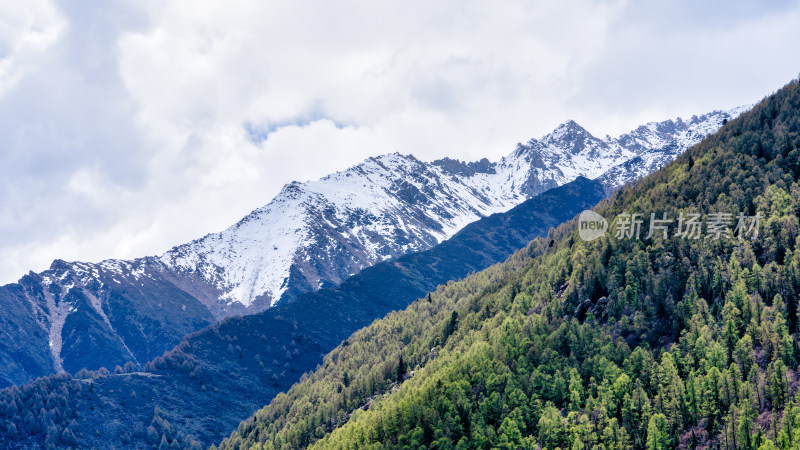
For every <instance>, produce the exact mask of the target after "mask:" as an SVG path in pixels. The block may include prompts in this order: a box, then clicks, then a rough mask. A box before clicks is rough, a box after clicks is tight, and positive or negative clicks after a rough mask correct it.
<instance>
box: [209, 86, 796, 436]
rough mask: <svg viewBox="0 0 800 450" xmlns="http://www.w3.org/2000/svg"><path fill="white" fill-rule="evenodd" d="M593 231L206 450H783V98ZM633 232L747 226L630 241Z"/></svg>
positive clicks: (421, 317)
mask: <svg viewBox="0 0 800 450" xmlns="http://www.w3.org/2000/svg"><path fill="white" fill-rule="evenodd" d="M596 211H597V212H598V213H599V214H601V215H602V216H603V217H605V218H608V219H613V218H617V219H616V220H615V221H614V222H612V225H611V232H609V233H607V234H606V235H604V236H602V237H600V238H598V239H596V240H593V241H590V242H587V241H583V240H581V239H580V238H579V236H578V231H577V229H576V227H575V223H576V222H575V221H572V222H569V223H566V224H564V225H562V226H560V227H558V228H557V229H556V230H554V231H552V232H551V233H550V234H549V235H548V236H547V237H546V238H538V239H536V240H534V241H533V242H532V243H530V245H528V246H527V248H525V249H524V250H522V251H520V252H517V253H516V254H514V255H513V256H512V257H511V258H510V259H509V260H508V261H506V262H505V263H503V264H500V265H496V266H493V267H491V268H489V269H487V270H484V271H482V272H480V273H476V274H473V275H471V276H469V277H467V278H466V279H464V280H463V281H460V282H457V283H450V284H448V285H446V286H441V287H439V288H438V289H437V290H436V291H435V292H433V293H432V294H431V295H430V296H427V297H426V298H424V299H421V300H418V301H416V302H415V303H413V304H412V305H410V306H409V307H408V308H407V309H405V310H403V311H399V312H394V313H392V314H389V315H388V316H387V317H386V318H384V319H382V320H379V321H376V322H375V323H373V324H372V325H370V326H369V327H367V328H364V329H362V330H359V331H358V332H356V333H355V334H354V335H353V336H351V337H349V338H348V339H347V340H345V341H344V342H343V343H342V344H341V345H339V346H338V347H337V348H336V349H335V350H333V351H332V352H331V353H330V354H328V355H327V356H326V357H325V359H324V361H323V363H322V365H321V366H320V367H319V368H318V369H317V370H316V371H315V372H313V373H311V374H310V375H306V376H304V377H303V378H302V379H301V381H300V382H299V383H297V384H296V385H294V386H293V387H292V388H291V389H289V390H288V392H286V393H284V394H279V395H278V396H277V397H275V399H274V400H272V402H271V403H270V404H269V405H268V406H266V407H265V408H263V409H261V410H260V411H258V412H257V413H256V414H255V415H254V416H253V417H252V418H251V419H249V420H247V421H245V422H244V423H242V424H241V425H240V427H239V428H238V430H237V431H236V432H235V433H233V435H232V436H231V437H230V438H229V439H227V440H225V441H224V442H222V443H221V445H220V448H225V449H243V448H259V449H260V448H265V449H273V448H282V449H283V448H285V449H294V448H308V447H313V448H375V449H379V448H437V449H451V448H486V449H489V448H514V449H515V448H547V449H556V448H561V449H564V448H572V449H583V448H605V449H627V448H636V449H645V448H646V449H667V448H726V449H765V450H766V449H775V448H782V449H789V448H800V392H798V386H800V374H798V364H799V363H800V349H799V348H798V311H797V309H798V298H800V241H799V240H798V239H800V236H799V234H800V223H799V220H798V218H799V217H800V82H799V81H794V82H792V83H790V84H789V85H787V86H785V87H784V88H782V89H781V90H779V91H778V92H777V93H775V94H773V95H772V96H770V97H768V98H766V99H764V100H763V101H762V102H761V103H759V104H758V105H757V106H756V107H755V108H754V109H753V110H752V111H750V112H749V113H745V114H743V115H742V116H741V117H739V118H738V119H735V120H731V121H729V122H728V123H727V124H726V126H724V127H723V128H722V129H721V130H720V131H719V132H718V133H716V134H714V135H712V136H710V137H708V138H706V139H705V140H703V141H702V142H701V143H700V144H699V145H697V146H695V147H694V148H692V149H691V150H690V151H688V152H687V153H685V154H684V155H682V156H681V157H679V158H678V159H677V160H676V161H675V162H674V163H673V164H671V165H669V166H667V167H666V168H664V169H662V170H660V171H658V172H656V173H655V174H653V175H651V176H649V177H647V178H645V179H644V180H641V181H639V182H636V183H634V184H632V185H629V186H627V187H625V188H623V189H622V190H621V191H619V192H617V193H616V194H615V195H614V196H613V197H612V198H611V199H610V200H609V201H606V202H603V203H601V204H600V205H599V206H598V207H597V208H596ZM650 212H654V213H656V215H657V217H662V216H661V214H662V213H663V214H666V216H667V217H671V218H673V219H677V218H678V217H680V214H684V216H685V217H687V216H688V215H689V214H700V215H701V217H702V219H703V220H704V222H708V221H709V220H710V218H711V217H714V216H713V215H714V214H716V213H731V214H732V215H733V217H736V215H737V213H739V212H741V213H743V214H745V215H747V216H755V215H760V216H761V218H762V219H761V220H760V222H759V228H758V234H757V236H756V235H754V234H750V235H749V236H742V237H741V238H739V237H737V236H736V235H735V234H733V233H731V234H732V235H731V236H723V237H722V238H720V239H715V238H713V236H707V235H706V232H707V229H706V228H704V229H703V230H702V231H703V236H702V237H700V238H699V239H692V238H688V237H685V236H680V235H678V234H677V233H676V231H677V226H678V223H677V221H675V222H673V223H671V224H669V225H668V232H669V233H668V235H667V236H666V237H664V236H662V235H661V233H655V234H654V235H653V236H650V237H645V235H646V234H647V233H646V231H647V229H648V227H649V225H650V223H649V222H650V220H649V219H650V217H649V213H650ZM629 213H643V214H644V219H645V220H644V223H643V229H644V231H645V232H643V233H642V234H641V237H640V238H639V239H618V238H616V237H615V236H614V234H613V230H614V228H615V226H616V225H618V224H620V223H621V219H619V217H620V215H621V214H629ZM734 225H736V222H735V221H734V223H733V224H732V225H731V227H730V228H731V230H732V229H733V227H734ZM751 231H753V230H751Z"/></svg>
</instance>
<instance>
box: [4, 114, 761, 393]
mask: <svg viewBox="0 0 800 450" xmlns="http://www.w3.org/2000/svg"><path fill="white" fill-rule="evenodd" d="M745 109H746V108H737V109H734V110H731V111H714V112H711V113H708V114H705V115H702V116H699V117H696V116H695V117H692V118H691V119H690V120H687V121H684V120H681V119H676V120H668V121H664V122H659V123H650V124H647V125H643V126H640V127H639V128H637V129H635V130H633V131H631V132H629V133H626V134H623V135H621V136H619V137H617V138H611V137H605V138H603V139H600V138H597V137H595V136H593V135H592V134H590V133H589V132H588V131H586V130H585V129H583V128H582V127H581V126H579V125H578V124H577V123H575V122H573V121H567V122H565V123H563V124H561V125H559V126H558V127H557V128H556V129H555V130H554V131H553V132H551V133H549V134H547V135H545V136H544V137H542V138H541V139H531V140H530V141H528V142H526V143H524V144H518V145H517V147H516V149H515V150H514V151H513V152H511V153H510V154H509V155H507V156H506V157H504V158H502V159H501V160H500V161H496V162H490V161H488V160H486V159H483V160H481V161H478V162H472V163H465V162H461V161H458V160H454V159H448V158H445V159H442V160H438V161H433V162H423V161H420V160H418V159H416V158H415V157H413V156H411V155H400V154H397V153H394V154H388V155H384V156H379V157H373V158H368V159H367V160H365V161H364V162H362V163H361V164H358V165H356V166H354V167H352V168H350V169H347V170H344V171H341V172H337V173H334V174H331V175H329V176H326V177H324V178H322V179H320V180H316V181H309V182H305V183H298V182H294V183H291V184H288V185H286V186H285V187H284V188H283V189H282V190H281V192H280V193H279V194H278V195H277V196H276V197H275V198H274V199H273V200H272V201H271V202H269V203H268V204H267V205H265V206H263V207H261V208H259V209H256V210H255V211H253V212H252V213H251V214H249V215H248V216H247V217H245V218H243V219H242V220H240V221H239V222H238V223H236V224H235V225H233V226H231V227H230V228H228V229H226V230H224V231H221V232H218V233H212V234H209V235H207V236H205V237H203V238H201V239H197V240H195V241H192V242H189V243H187V244H184V245H180V246H177V247H175V248H173V249H171V250H169V251H168V252H166V253H165V254H163V255H161V256H151V257H144V258H139V259H135V260H131V261H121V260H108V261H103V262H101V263H81V262H73V263H67V262H64V261H56V262H54V263H53V265H52V267H51V268H50V269H49V270H47V271H45V272H42V273H40V274H35V273H31V274H29V275H26V276H25V277H23V278H22V279H21V280H20V281H19V282H18V283H15V284H11V285H7V286H3V287H0V304H2V305H3V306H4V307H3V308H0V338H2V339H0V367H3V368H4V369H3V370H0V387H2V386H3V385H4V384H13V383H17V382H21V381H24V380H25V379H30V378H32V377H35V376H39V375H44V374H47V373H50V372H53V371H55V372H57V371H60V370H62V369H63V370H67V371H75V370H78V369H80V368H97V367H99V366H100V365H105V366H109V365H114V364H117V363H120V364H124V363H125V362H127V361H134V362H137V361H138V362H142V361H147V360H148V359H150V358H152V357H153V356H155V355H158V354H160V353H161V352H163V351H165V350H167V349H168V348H171V347H172V346H173V345H175V344H176V343H177V342H178V341H179V340H180V338H181V337H182V336H183V335H185V334H186V333H189V332H192V331H194V330H197V329H199V328H201V327H203V326H205V325H207V324H209V323H211V322H213V321H214V320H219V319H220V318H223V317H227V316H231V315H236V314H246V313H255V312H259V311H262V310H264V309H267V308H269V307H270V306H272V305H275V304H276V303H277V302H279V301H281V300H282V299H283V300H289V299H291V298H292V297H293V296H295V295H297V294H299V293H302V292H308V291H314V290H317V289H319V288H320V287H323V286H326V285H335V284H338V283H340V282H341V281H343V280H344V279H345V278H347V277H348V276H350V275H352V274H354V273H356V272H359V271H360V270H361V269H363V268H365V267H368V266H371V265H374V264H375V263H377V262H380V261H385V260H387V259H391V258H394V257H397V256H400V255H403V254H407V253H411V252H418V251H423V250H427V249H429V248H431V247H433V246H434V245H436V244H438V243H440V242H442V241H443V240H446V239H448V238H449V237H451V236H453V235H454V234H455V233H456V232H458V231H459V230H461V229H462V228H463V227H464V226H465V225H467V224H469V223H471V222H474V221H476V220H478V219H480V218H481V217H484V216H487V215H490V214H493V213H497V212H504V211H507V210H509V209H511V208H512V207H514V206H516V205H518V204H520V203H522V202H523V201H525V200H527V199H529V198H531V197H533V196H535V195H537V194H539V193H542V192H544V191H546V190H548V189H550V188H553V187H556V186H560V185H563V184H565V183H568V182H570V181H572V180H574V179H575V178H576V177H578V176H585V177H587V178H592V179H594V178H599V179H600V180H601V181H603V182H604V184H605V185H606V186H607V188H608V189H613V188H615V187H618V186H620V185H621V184H623V183H625V182H627V181H630V180H632V179H635V178H637V177H640V176H643V175H645V174H647V173H650V172H651V171H653V170H655V169H657V168H658V167H660V166H662V165H663V164H665V163H667V162H669V161H671V160H672V159H674V158H675V157H676V156H677V155H679V154H680V153H682V152H683V151H684V150H686V149H687V148H689V147H690V146H692V145H694V144H695V143H697V142H699V141H700V140H701V139H702V138H703V137H705V136H706V135H708V134H709V133H712V132H714V131H716V130H717V129H718V128H719V127H720V126H721V125H722V124H723V122H724V121H726V120H730V119H732V118H734V117H736V116H737V115H738V114H740V113H741V112H743V111H744V110H745ZM13 342H24V343H25V346H30V347H31V348H30V351H23V350H21V349H20V348H18V347H19V345H17V344H15V345H13V346H12V345H11V344H8V343H13ZM4 343H5V344H4ZM6 344H8V345H6ZM37 349H43V351H40V350H37ZM15 354H16V355H20V354H25V355H26V356H25V357H14V356H12V355H15Z"/></svg>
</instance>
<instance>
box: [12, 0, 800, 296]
mask: <svg viewBox="0 0 800 450" xmlns="http://www.w3.org/2000/svg"><path fill="white" fill-rule="evenodd" d="M799 24H800V4H798V2H796V1H795V2H755V1H753V2H737V1H729V0H728V1H702V2H701V1H697V0H683V1H681V0H679V1H675V0H670V1H657V0H651V1H642V2H638V3H637V2H632V1H631V2H626V1H609V2H600V1H546V2H536V1H504V2H498V1H464V0H453V1H430V0H424V1H416V0H414V1H409V0H404V1H397V2H385V1H376V0H369V1H361V2H358V1H330V0H324V1H299V0H294V1H286V2H279V1H263V0H226V1H204V0H193V1H180V2H179V1H172V0H154V1H142V0H131V1H103V2H96V1H89V0H86V1H61V2H51V1H48V0H25V1H4V2H0V170H2V177H0V283H5V282H11V281H15V280H17V279H18V278H19V277H20V276H21V275H23V274H25V273H27V272H28V271H29V270H35V271H40V270H43V269H45V268H47V267H48V266H49V264H50V262H51V261H52V260H53V259H55V258H61V259H66V260H86V261H99V260H102V259H106V258H131V257H136V256H144V255H148V254H160V253H162V252H163V251H165V250H167V249H168V248H170V247H171V246H173V245H176V244H180V243H183V242H185V241H188V240H191V239H194V238H197V237H200V236H202V235H204V234H206V233H208V232H212V231H219V230H221V229H224V228H226V227H227V226H229V225H231V224H232V223H234V222H236V221H237V220H238V219H239V218H241V217H242V216H244V215H246V214H247V213H248V212H249V211H250V210H252V209H254V208H257V207H259V206H261V205H263V204H266V203H267V202H268V201H269V200H270V199H271V198H272V197H273V196H274V195H275V194H276V193H277V192H278V190H279V189H280V188H281V186H282V185H284V184H285V183H288V182H290V181H292V180H300V181H303V180H308V179H316V178H319V177H321V176H323V175H325V174H327V173H329V172H332V171H335V170H341V169H344V168H346V167H348V166H351V165H353V164H355V163H358V162H359V161H361V160H363V159H364V158H365V157H367V156H370V155H377V154H383V153H389V152H395V151H398V152H401V153H412V154H414V155H416V156H417V157H418V158H420V159H423V160H433V159H436V158H439V157H443V156H451V157H456V158H460V159H465V160H475V159H479V158H481V157H488V158H490V159H492V160H496V159H499V158H500V157H502V156H503V155H505V154H507V153H509V152H511V151H512V150H513V148H514V146H515V144H516V142H519V141H526V140H528V139H529V138H531V137H540V136H541V135H543V134H545V133H547V132H548V131H550V130H552V129H553V128H554V127H555V126H556V125H558V124H559V123H561V122H563V121H564V120H567V119H574V120H576V121H577V122H578V123H580V124H582V125H583V126H584V127H585V128H587V129H588V130H589V131H590V132H592V133H593V134H595V135H598V136H603V135H605V134H611V135H616V134H619V133H621V132H624V131H627V130H628V129H631V128H633V127H635V126H636V125H638V124H640V123H644V122H647V121H652V120H663V119H667V118H673V117H676V116H683V117H690V116H691V115H692V114H695V113H696V114H700V113H703V112H707V111H710V110H714V109H725V108H730V107H734V106H738V105H741V104H748V103H753V102H755V101H757V100H759V99H761V98H762V97H764V96H765V95H767V94H769V93H771V92H773V91H775V90H776V89H778V88H779V87H781V86H782V85H783V84H785V83H786V82H788V81H789V80H791V79H793V78H795V77H797V75H798V73H799V72H800V58H798V56H800V54H799V53H800V51H799V50H798V48H797V43H798V42H800V26H798V25H799Z"/></svg>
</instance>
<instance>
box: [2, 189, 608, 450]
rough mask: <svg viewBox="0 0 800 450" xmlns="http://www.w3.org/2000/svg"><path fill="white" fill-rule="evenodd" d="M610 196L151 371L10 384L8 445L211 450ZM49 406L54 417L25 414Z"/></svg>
mask: <svg viewBox="0 0 800 450" xmlns="http://www.w3.org/2000/svg"><path fill="white" fill-rule="evenodd" d="M603 196H604V191H603V186H602V185H601V184H600V183H599V182H597V181H593V180H588V179H586V178H582V177H581V178H578V179H576V180H575V181H573V182H571V183H568V184H566V185H564V186H561V187H558V188H554V189H552V190H549V191H547V192H544V193H542V194H541V195H539V196H536V197H534V198H532V199H530V200H527V201H525V202H523V203H522V204H521V205H518V206H516V207H514V208H512V209H511V210H510V211H508V212H505V213H498V214H493V215H491V216H489V217H485V218H483V219H480V220H478V221H477V222H474V223H472V224H469V225H467V226H466V227H465V228H464V229H463V230H461V231H459V232H458V233H456V234H455V235H454V236H453V237H452V238H450V239H449V240H447V241H445V242H443V243H441V244H439V245H437V246H435V247H433V248H431V249H429V250H427V251H424V252H419V253H412V254H408V255H403V256H401V257H399V258H397V259H393V260H390V261H386V262H382V263H378V264H376V265H374V266H372V267H369V268H367V269H364V270H363V271H361V272H359V273H358V274H356V275H354V276H352V277H350V278H348V279H347V280H345V281H344V282H343V283H342V284H340V285H339V286H336V287H333V288H323V289H320V290H319V291H317V292H309V293H305V294H301V295H299V296H298V297H297V298H296V299H295V300H294V301H292V302H287V303H281V304H278V305H276V306H275V307H274V308H270V309H268V310H266V311H264V312H261V313H258V314H254V315H249V316H244V317H233V318H229V319H226V320H223V321H222V322H220V323H216V324H214V325H211V326H209V327H207V328H205V329H203V330H201V331H199V332H196V333H192V334H190V335H188V336H187V337H186V338H184V339H183V340H182V341H181V343H180V344H179V345H178V346H176V348H174V349H173V350H171V351H169V352H167V353H166V354H165V355H163V356H162V357H158V358H155V359H154V360H153V361H151V362H150V363H148V364H146V365H145V367H144V368H143V369H137V368H134V367H129V368H128V369H126V370H124V371H122V373H113V372H112V373H110V374H109V373H105V374H103V373H92V374H90V373H88V372H87V371H81V372H80V373H78V374H77V375H76V376H75V377H71V376H70V375H68V374H61V375H54V376H50V377H46V378H41V379H39V380H36V381H33V382H31V383H29V384H26V385H23V386H20V387H17V386H14V387H12V388H9V389H6V390H5V391H0V447H3V448H7V447H12V448H16V447H25V446H40V445H47V444H54V445H67V444H72V445H76V446H78V447H80V448H84V447H86V448H107V447H116V448H151V447H152V446H154V445H159V444H160V443H161V442H162V441H166V445H172V446H174V447H177V448H187V447H190V446H191V445H192V444H195V446H196V447H197V448H208V446H209V445H211V444H212V443H214V442H218V441H220V440H221V439H222V438H223V437H225V436H227V435H228V434H229V433H230V432H231V431H232V430H233V429H234V428H235V427H236V425H237V424H238V423H239V422H240V421H242V420H243V419H245V418H246V417H247V416H249V415H251V414H252V413H253V412H255V411H256V409H257V408H259V407H261V406H263V405H264V404H266V403H268V402H269V401H270V400H271V399H272V398H273V397H274V396H275V395H276V394H277V393H278V392H280V391H282V390H285V389H288V388H289V387H290V386H291V385H292V384H293V383H295V382H296V381H298V380H299V379H300V377H301V374H302V373H304V372H307V371H310V370H313V369H314V367H316V366H317V365H318V364H319V363H320V362H321V361H322V358H323V356H324V354H325V353H327V352H328V351H330V350H331V349H333V348H334V347H336V346H337V345H339V343H341V342H342V340H343V339H346V338H347V337H348V336H349V335H350V334H351V333H352V332H354V331H355V330H357V329H359V328H361V327H363V326H366V325H368V324H369V323H371V322H372V321H374V320H375V319H376V318H379V317H382V316H384V315H385V314H387V313H389V312H390V311H392V310H395V309H400V308H404V307H405V306H407V305H408V304H409V303H411V302H412V301H414V300H415V299H417V298H420V297H424V296H425V295H426V293H427V292H429V291H431V290H433V289H435V288H436V286H437V285H439V284H442V283H445V282H447V281H449V280H453V279H459V278H462V277H464V276H466V275H468V274H469V273H474V272H476V271H480V270H482V269H484V268H486V267H488V266H490V265H492V264H494V263H497V262H499V261H502V260H504V259H505V258H506V257H508V255H510V254H511V253H513V252H514V251H515V250H517V249H519V248H521V247H523V246H524V245H525V244H526V243H527V242H529V241H530V240H531V239H532V238H534V237H536V236H542V235H544V234H546V233H547V232H548V230H550V229H551V227H553V226H555V225H557V224H559V223H561V222H563V221H565V220H567V219H569V218H571V217H573V216H574V215H575V214H577V213H578V212H580V211H581V210H583V209H586V208H589V207H591V206H592V205H594V204H595V203H596V202H598V201H599V200H600V199H602V198H603ZM44 399H47V400H46V404H43V405H40V404H39V403H40V402H42V403H45V400H44ZM42 408H44V409H45V413H44V414H38V415H36V416H31V417H27V416H26V414H25V412H26V411H29V410H32V411H40V410H41V409H42ZM12 409H13V411H12ZM211 411H213V413H210V412H211ZM12 425H13V427H12ZM151 427H152V431H151ZM12 428H13V430H16V431H14V432H13V433H10V432H9V433H5V434H4V430H9V429H12ZM179 429H180V430H181V432H180V433H178V432H177V430H179ZM65 436H66V438H65Z"/></svg>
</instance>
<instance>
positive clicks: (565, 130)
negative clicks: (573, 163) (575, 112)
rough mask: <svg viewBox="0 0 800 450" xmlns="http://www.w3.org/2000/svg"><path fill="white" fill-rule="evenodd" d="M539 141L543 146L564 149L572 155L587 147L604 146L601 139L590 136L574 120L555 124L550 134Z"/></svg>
mask: <svg viewBox="0 0 800 450" xmlns="http://www.w3.org/2000/svg"><path fill="white" fill-rule="evenodd" d="M541 142H542V144H544V145H545V146H548V147H554V148H559V149H564V150H566V151H567V152H569V153H570V154H573V155H576V154H579V153H582V152H584V151H585V150H587V149H592V150H595V149H598V148H603V147H605V145H604V143H603V141H601V140H600V139H597V138H595V137H594V136H592V134H591V133H589V132H588V131H586V129H585V128H583V127H582V126H580V125H578V124H577V123H575V121H574V120H568V121H566V122H564V123H562V124H561V125H559V126H557V127H556V129H555V130H553V131H552V132H551V133H550V134H548V135H546V136H544V137H543V138H542V139H541Z"/></svg>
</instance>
